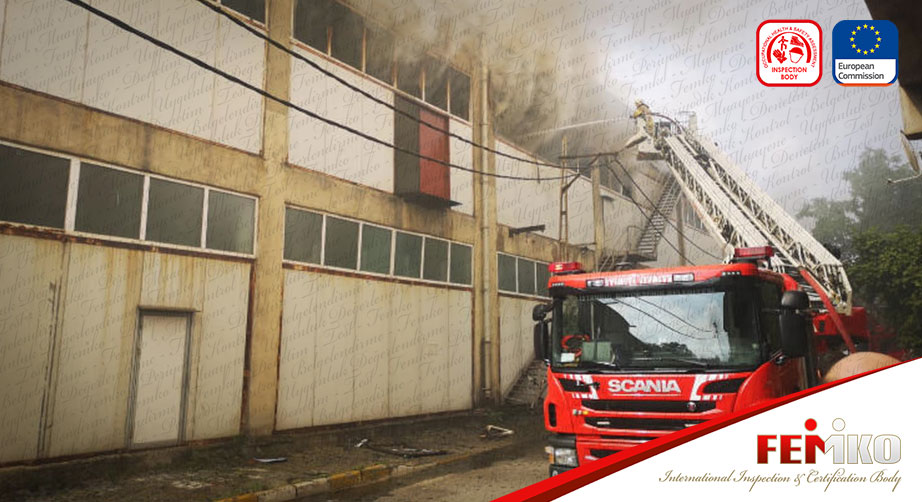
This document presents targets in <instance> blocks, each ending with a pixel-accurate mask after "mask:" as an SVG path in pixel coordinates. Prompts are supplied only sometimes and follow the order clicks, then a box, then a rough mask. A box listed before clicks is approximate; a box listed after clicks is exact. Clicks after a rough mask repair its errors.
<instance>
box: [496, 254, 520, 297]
mask: <svg viewBox="0 0 922 502" xmlns="http://www.w3.org/2000/svg"><path fill="white" fill-rule="evenodd" d="M515 267H516V264H515V257H514V256H508V255H504V254H501V255H499V263H498V264H497V275H498V276H499V289H500V290H502V291H510V292H512V293H515V292H516V281H515Z"/></svg>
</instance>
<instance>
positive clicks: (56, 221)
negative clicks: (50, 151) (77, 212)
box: [0, 145, 70, 228]
mask: <svg viewBox="0 0 922 502" xmlns="http://www.w3.org/2000/svg"><path fill="white" fill-rule="evenodd" d="M69 173H70V160H68V159H62V158H60V157H52V156H51V155H44V154H41V153H37V152H32V151H29V150H22V149H19V148H15V147H12V146H6V145H0V220H3V221H10V222H14V223H25V224H27V225H39V226H43V227H54V228H64V215H65V212H66V208H67V177H68V175H69Z"/></svg>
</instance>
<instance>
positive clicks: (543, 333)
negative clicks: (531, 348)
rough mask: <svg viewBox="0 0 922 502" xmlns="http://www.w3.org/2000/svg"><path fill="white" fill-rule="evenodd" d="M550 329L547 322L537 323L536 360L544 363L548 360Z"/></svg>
mask: <svg viewBox="0 0 922 502" xmlns="http://www.w3.org/2000/svg"><path fill="white" fill-rule="evenodd" d="M547 332H548V329H547V322H545V321H538V322H537V323H535V358H536V359H541V360H543V361H547V360H548V350H547V344H548V333H547Z"/></svg>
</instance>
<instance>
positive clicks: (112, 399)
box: [0, 235, 250, 462]
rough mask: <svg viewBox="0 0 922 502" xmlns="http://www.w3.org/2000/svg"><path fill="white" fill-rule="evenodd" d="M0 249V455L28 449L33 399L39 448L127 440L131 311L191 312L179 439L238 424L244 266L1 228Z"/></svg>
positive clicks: (25, 455)
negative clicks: (6, 231) (4, 232)
mask: <svg viewBox="0 0 922 502" xmlns="http://www.w3.org/2000/svg"><path fill="white" fill-rule="evenodd" d="M0 251H3V253H2V254H0V305H5V306H12V307H14V308H11V309H7V308H3V309H0V312H2V314H0V348H2V349H3V350H2V351H0V364H2V366H0V382H2V385H0V399H2V400H3V401H2V403H4V405H3V406H2V407H0V424H3V428H2V429H0V446H2V448H0V455H2V457H0V461H4V462H7V461H16V460H29V459H33V458H36V455H38V454H39V452H38V449H37V448H38V444H39V434H40V431H39V424H40V423H41V422H40V421H41V412H42V408H41V406H42V399H43V397H46V398H47V401H46V404H45V406H46V407H47V408H46V410H45V413H46V417H45V420H46V422H47V425H46V431H45V439H44V441H45V445H46V446H45V447H46V455H45V456H48V457H56V456H62V455H73V454H79V453H87V452H93V451H105V450H112V449H118V448H123V447H125V446H126V439H127V438H126V430H125V424H126V419H127V413H128V408H129V406H128V405H129V392H130V386H131V377H132V371H133V368H132V356H133V354H134V350H135V342H136V339H137V317H138V310H139V307H144V308H149V309H157V308H162V309H184V310H189V311H194V312H195V313H194V314H193V328H192V340H191V346H190V348H191V351H190V359H189V377H190V378H189V387H188V396H187V403H186V404H187V419H186V430H185V437H186V439H193V440H195V439H207V438H214V437H227V436H233V435H236V434H237V433H238V432H239V428H240V406H241V396H242V391H243V359H244V349H245V343H246V311H247V301H248V295H249V269H250V266H249V265H248V264H246V263H239V262H229V261H219V260H212V259H208V258H198V257H188V256H179V255H171V254H165V253H154V252H145V251H139V250H129V249H120V248H114V247H105V246H97V245H89V244H63V243H61V242H58V241H52V240H41V239H34V238H31V237H20V236H10V235H0ZM56 293H57V296H56ZM52 340H54V343H53V344H52V342H51V341H52ZM52 347H53V348H52ZM51 350H54V354H53V359H52V358H51V357H52V355H51V354H50V352H49V351H51ZM52 360H53V361H54V365H53V367H52V372H51V378H50V380H49V379H48V378H47V375H48V364H49V361H52Z"/></svg>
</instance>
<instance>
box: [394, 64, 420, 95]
mask: <svg viewBox="0 0 922 502" xmlns="http://www.w3.org/2000/svg"><path fill="white" fill-rule="evenodd" d="M419 78H420V64H419V61H407V60H400V59H398V60H397V88H398V89H400V90H401V91H403V92H405V93H407V94H409V95H410V96H414V97H417V98H421V97H422V93H421V92H420V85H419Z"/></svg>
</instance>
